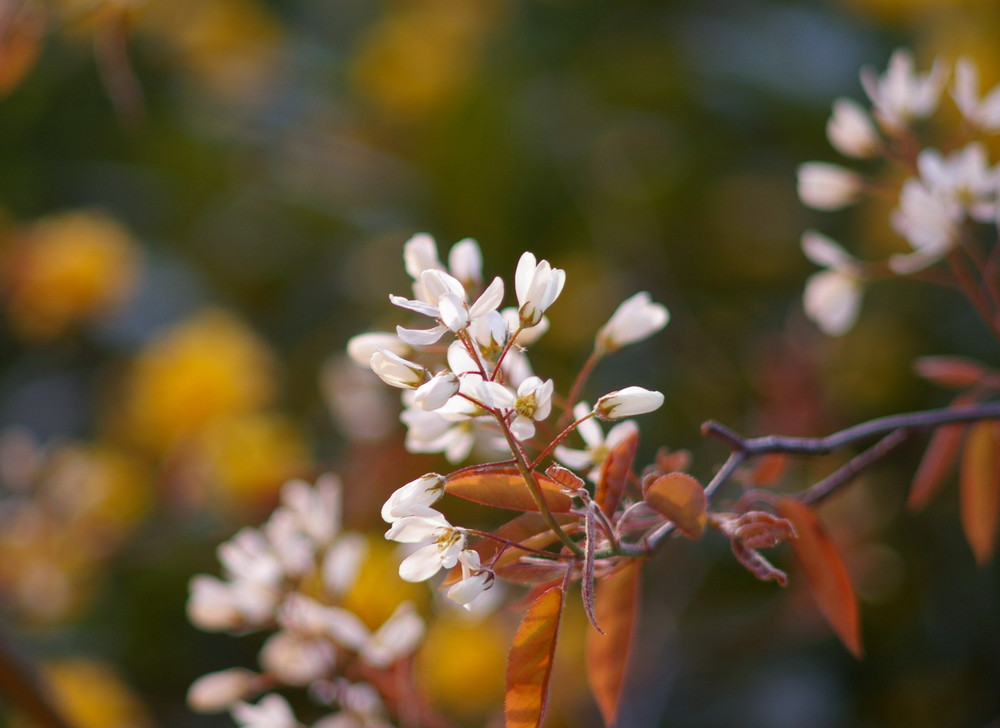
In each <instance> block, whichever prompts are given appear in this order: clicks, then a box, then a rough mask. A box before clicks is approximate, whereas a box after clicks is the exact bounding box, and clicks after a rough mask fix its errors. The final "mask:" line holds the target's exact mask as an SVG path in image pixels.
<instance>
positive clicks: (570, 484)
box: [545, 463, 587, 491]
mask: <svg viewBox="0 0 1000 728" xmlns="http://www.w3.org/2000/svg"><path fill="white" fill-rule="evenodd" d="M545 474H546V475H547V476H549V477H550V478H552V480H554V481H556V482H557V483H559V485H561V486H563V488H565V489H566V490H569V491H574V490H580V489H581V488H584V487H586V485H587V484H586V482H585V481H584V479H583V478H581V477H580V476H579V475H577V474H576V473H574V472H573V471H572V470H569V469H568V468H564V467H563V466H562V465H559V464H558V463H553V464H552V465H550V466H549V467H547V468H545Z"/></svg>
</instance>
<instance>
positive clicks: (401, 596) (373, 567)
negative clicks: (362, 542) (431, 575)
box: [343, 538, 428, 629]
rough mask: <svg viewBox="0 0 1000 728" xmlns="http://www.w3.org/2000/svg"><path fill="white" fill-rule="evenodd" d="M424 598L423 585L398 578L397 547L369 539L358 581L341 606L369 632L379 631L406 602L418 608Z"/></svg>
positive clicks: (425, 590)
mask: <svg viewBox="0 0 1000 728" xmlns="http://www.w3.org/2000/svg"><path fill="white" fill-rule="evenodd" d="M427 597H428V593H427V585H426V584H411V583H410V582H408V581H403V580H402V579H400V578H399V556H398V555H397V550H396V547H395V546H394V545H392V544H389V543H387V542H385V541H383V540H381V539H376V538H370V539H369V540H368V552H367V554H366V555H365V559H364V561H363V562H362V564H361V569H360V571H359V572H358V578H357V581H355V583H354V586H353V587H351V589H350V591H348V592H347V594H346V595H345V596H344V602H343V606H344V608H345V609H349V610H350V611H352V612H354V613H355V614H357V615H358V616H359V617H361V619H362V620H364V622H365V624H366V625H368V628H369V629H378V628H379V627H380V626H382V623H383V622H385V620H387V619H388V618H389V617H390V616H392V613H393V612H394V611H395V610H396V607H398V606H399V605H400V603H402V602H404V601H409V602H413V603H414V604H416V605H417V606H418V607H419V606H421V605H423V604H424V603H426V601H427Z"/></svg>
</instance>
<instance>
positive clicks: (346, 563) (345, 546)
mask: <svg viewBox="0 0 1000 728" xmlns="http://www.w3.org/2000/svg"><path fill="white" fill-rule="evenodd" d="M367 552H368V542H367V540H366V539H365V537H364V536H363V535H362V534H360V533H345V534H343V535H342V536H341V537H340V538H338V539H337V540H336V541H335V542H334V543H333V544H331V546H330V548H328V549H327V550H326V554H324V556H323V566H322V575H323V586H325V587H326V588H327V589H329V590H330V593H331V594H334V595H340V594H343V593H344V592H346V591H347V590H348V589H350V588H351V587H352V586H353V585H354V582H355V580H356V579H357V576H358V572H359V571H360V570H361V561H362V559H364V557H365V554H366V553H367Z"/></svg>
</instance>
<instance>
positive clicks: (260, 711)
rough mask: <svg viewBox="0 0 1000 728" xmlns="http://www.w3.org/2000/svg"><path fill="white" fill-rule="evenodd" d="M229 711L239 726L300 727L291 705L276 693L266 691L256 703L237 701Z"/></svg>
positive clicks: (256, 727) (267, 727) (257, 727)
mask: <svg viewBox="0 0 1000 728" xmlns="http://www.w3.org/2000/svg"><path fill="white" fill-rule="evenodd" d="M230 713H231V714H232V716H233V720H234V721H236V724H237V725H238V726H240V728H300V726H301V724H300V723H299V722H298V721H297V720H296V719H295V713H293V712H292V706H291V705H289V704H288V701H287V700H285V699H284V698H283V697H281V696H280V695H278V694H277V693H268V694H267V695H265V696H264V697H262V698H261V699H260V700H259V701H257V703H256V704H253V703H237V704H236V705H234V706H233V707H232V710H231V711H230Z"/></svg>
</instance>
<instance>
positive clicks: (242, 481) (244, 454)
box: [199, 413, 310, 513]
mask: <svg viewBox="0 0 1000 728" xmlns="http://www.w3.org/2000/svg"><path fill="white" fill-rule="evenodd" d="M199 449H200V451H201V452H200V454H201V456H202V457H203V458H204V460H205V462H206V465H207V469H208V473H207V478H208V489H209V491H210V492H209V499H210V500H212V501H214V502H215V504H217V505H219V506H220V507H222V508H223V509H224V510H227V511H236V512H240V513H246V512H247V511H251V512H252V511H255V510H258V509H259V508H260V507H262V506H270V505H273V501H274V500H275V497H276V494H277V492H278V488H279V487H280V486H281V484H282V483H284V482H285V481H286V480H289V479H291V478H293V477H301V476H304V475H305V474H306V471H307V470H308V463H309V461H310V458H309V453H308V451H307V449H306V446H305V443H304V442H303V439H302V435H301V433H300V432H299V430H298V429H297V428H296V427H295V425H294V424H293V423H292V422H291V421H290V420H289V419H288V418H286V417H282V416H280V415H276V414H270V413H259V414H250V415H245V416H241V417H228V418H224V419H221V420H218V421H216V422H214V423H213V424H212V425H211V426H209V427H207V428H206V430H205V432H204V434H203V437H202V438H201V440H200V448H199Z"/></svg>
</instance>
